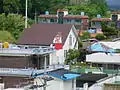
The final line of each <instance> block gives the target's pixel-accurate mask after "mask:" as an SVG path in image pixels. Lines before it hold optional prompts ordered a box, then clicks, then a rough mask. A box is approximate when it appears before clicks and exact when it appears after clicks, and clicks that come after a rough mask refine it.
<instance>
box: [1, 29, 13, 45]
mask: <svg viewBox="0 0 120 90" xmlns="http://www.w3.org/2000/svg"><path fill="white" fill-rule="evenodd" d="M0 42H9V43H13V42H15V39H14V37H13V36H12V34H11V33H10V32H8V31H0Z"/></svg>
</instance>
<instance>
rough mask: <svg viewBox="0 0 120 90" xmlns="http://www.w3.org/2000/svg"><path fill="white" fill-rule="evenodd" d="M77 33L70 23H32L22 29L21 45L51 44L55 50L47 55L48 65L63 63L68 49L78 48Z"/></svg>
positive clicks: (19, 42)
mask: <svg viewBox="0 0 120 90" xmlns="http://www.w3.org/2000/svg"><path fill="white" fill-rule="evenodd" d="M77 37H78V34H77V32H76V28H75V26H74V25H72V24H34V25H32V27H31V28H27V29H25V30H24V31H23V33H22V34H21V36H20V38H19V39H18V44H19V45H21V46H27V47H31V46H38V47H41V46H46V47H47V46H51V47H55V49H56V51H55V52H53V53H51V54H50V55H49V57H48V58H49V61H48V62H47V64H48V65H53V64H64V60H65V59H66V56H67V52H68V50H69V49H78V39H77Z"/></svg>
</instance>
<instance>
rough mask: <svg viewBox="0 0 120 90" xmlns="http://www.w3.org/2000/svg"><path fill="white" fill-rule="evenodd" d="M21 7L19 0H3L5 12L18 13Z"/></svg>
mask: <svg viewBox="0 0 120 90" xmlns="http://www.w3.org/2000/svg"><path fill="white" fill-rule="evenodd" d="M19 9H20V3H19V0H3V10H4V12H5V13H18V12H19Z"/></svg>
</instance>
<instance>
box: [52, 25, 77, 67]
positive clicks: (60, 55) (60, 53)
mask: <svg viewBox="0 0 120 90" xmlns="http://www.w3.org/2000/svg"><path fill="white" fill-rule="evenodd" d="M73 29H75V28H74V26H73ZM70 35H71V36H72V46H70V45H69V37H70ZM76 40H77V38H76V36H75V33H74V32H73V30H72V28H71V30H70V32H69V34H68V36H67V39H66V42H65V43H64V45H63V49H61V50H57V51H56V53H52V54H50V65H52V64H58V62H59V64H64V60H65V57H64V50H67V51H68V50H69V49H73V48H74V47H75V44H76ZM75 48H76V49H78V43H77V45H76V47H75Z"/></svg>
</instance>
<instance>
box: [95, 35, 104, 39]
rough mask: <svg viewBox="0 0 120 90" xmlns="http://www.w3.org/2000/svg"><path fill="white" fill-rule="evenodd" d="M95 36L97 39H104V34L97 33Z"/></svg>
mask: <svg viewBox="0 0 120 90" xmlns="http://www.w3.org/2000/svg"><path fill="white" fill-rule="evenodd" d="M95 38H96V39H97V40H104V39H106V36H105V35H104V34H97V35H96V37H95Z"/></svg>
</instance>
